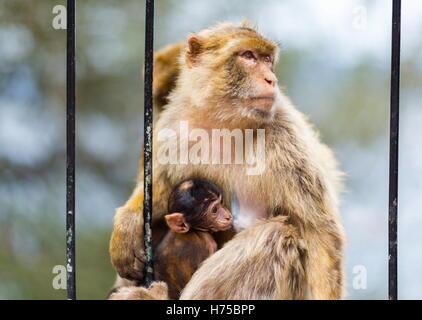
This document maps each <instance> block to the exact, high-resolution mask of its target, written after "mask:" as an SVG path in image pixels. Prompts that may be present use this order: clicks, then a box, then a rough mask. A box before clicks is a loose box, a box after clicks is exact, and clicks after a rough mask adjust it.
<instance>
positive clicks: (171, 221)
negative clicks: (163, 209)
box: [164, 213, 189, 233]
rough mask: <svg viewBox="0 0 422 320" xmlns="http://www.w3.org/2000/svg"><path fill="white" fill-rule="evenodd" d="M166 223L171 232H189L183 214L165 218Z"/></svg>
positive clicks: (168, 215)
mask: <svg viewBox="0 0 422 320" xmlns="http://www.w3.org/2000/svg"><path fill="white" fill-rule="evenodd" d="M164 218H165V219H166V223H167V225H168V226H169V228H170V229H171V230H173V231H174V232H177V233H186V232H188V231H189V224H188V223H187V222H186V220H185V217H184V215H183V213H171V214H166V215H165V216H164Z"/></svg>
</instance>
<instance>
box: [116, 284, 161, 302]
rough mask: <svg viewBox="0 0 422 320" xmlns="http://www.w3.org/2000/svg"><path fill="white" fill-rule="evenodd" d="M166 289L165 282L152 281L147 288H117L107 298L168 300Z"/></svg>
mask: <svg viewBox="0 0 422 320" xmlns="http://www.w3.org/2000/svg"><path fill="white" fill-rule="evenodd" d="M167 291H168V289H167V284H166V283H165V282H153V283H152V284H151V286H150V287H149V288H143V287H122V288H119V289H117V290H116V292H113V293H112V294H111V295H110V297H109V298H108V300H168V299H169V297H168V294H167Z"/></svg>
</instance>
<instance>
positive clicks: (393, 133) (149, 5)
mask: <svg viewBox="0 0 422 320" xmlns="http://www.w3.org/2000/svg"><path fill="white" fill-rule="evenodd" d="M75 3H76V0H67V68H66V81H67V85H66V100H67V106H66V109H67V110H66V111H67V112H66V132H67V135H66V150H67V154H66V268H67V297H68V299H70V300H75V299H76V260H75V237H76V233H75V215H76V212H75V201H76V199H75V112H76V92H75V89H76V83H75V75H76V63H75V62H76V60H75V53H76V51H75V36H76V32H75V9H76V8H75ZM145 12H146V16H145V24H146V25H145V79H144V190H145V192H144V193H145V195H144V204H143V205H144V206H143V210H144V211H143V214H144V228H145V229H144V234H145V239H144V241H145V250H146V254H147V262H146V275H145V284H146V285H148V284H149V283H151V281H152V280H153V258H152V247H151V225H150V222H151V213H152V120H153V100H152V80H153V78H152V75H153V54H154V0H145ZM400 25H401V0H393V6H392V50H391V97H390V172H389V200H388V207H389V212H388V240H389V244H388V253H389V256H388V297H389V299H390V300H397V241H398V239H397V205H398V151H399V103H400Z"/></svg>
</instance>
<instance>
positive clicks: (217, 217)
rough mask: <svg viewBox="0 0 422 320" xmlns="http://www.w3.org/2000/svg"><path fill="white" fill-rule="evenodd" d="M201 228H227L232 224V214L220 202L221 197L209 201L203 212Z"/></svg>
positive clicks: (215, 230)
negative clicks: (203, 217)
mask: <svg viewBox="0 0 422 320" xmlns="http://www.w3.org/2000/svg"><path fill="white" fill-rule="evenodd" d="M205 218H206V220H205V219H204V222H205V223H204V224H203V225H202V226H201V228H203V229H208V230H210V231H213V232H217V231H224V230H228V229H230V228H231V226H232V222H233V215H232V214H231V212H230V211H229V210H228V209H227V208H226V207H225V206H224V205H223V204H222V197H221V196H220V197H219V199H217V200H215V201H214V202H212V203H210V205H209V206H208V208H207V211H206V213H205Z"/></svg>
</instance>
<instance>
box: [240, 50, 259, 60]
mask: <svg viewBox="0 0 422 320" xmlns="http://www.w3.org/2000/svg"><path fill="white" fill-rule="evenodd" d="M242 57H243V58H246V59H253V60H256V58H255V55H254V54H253V52H252V51H250V50H248V51H245V52H244V53H243V54H242Z"/></svg>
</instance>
